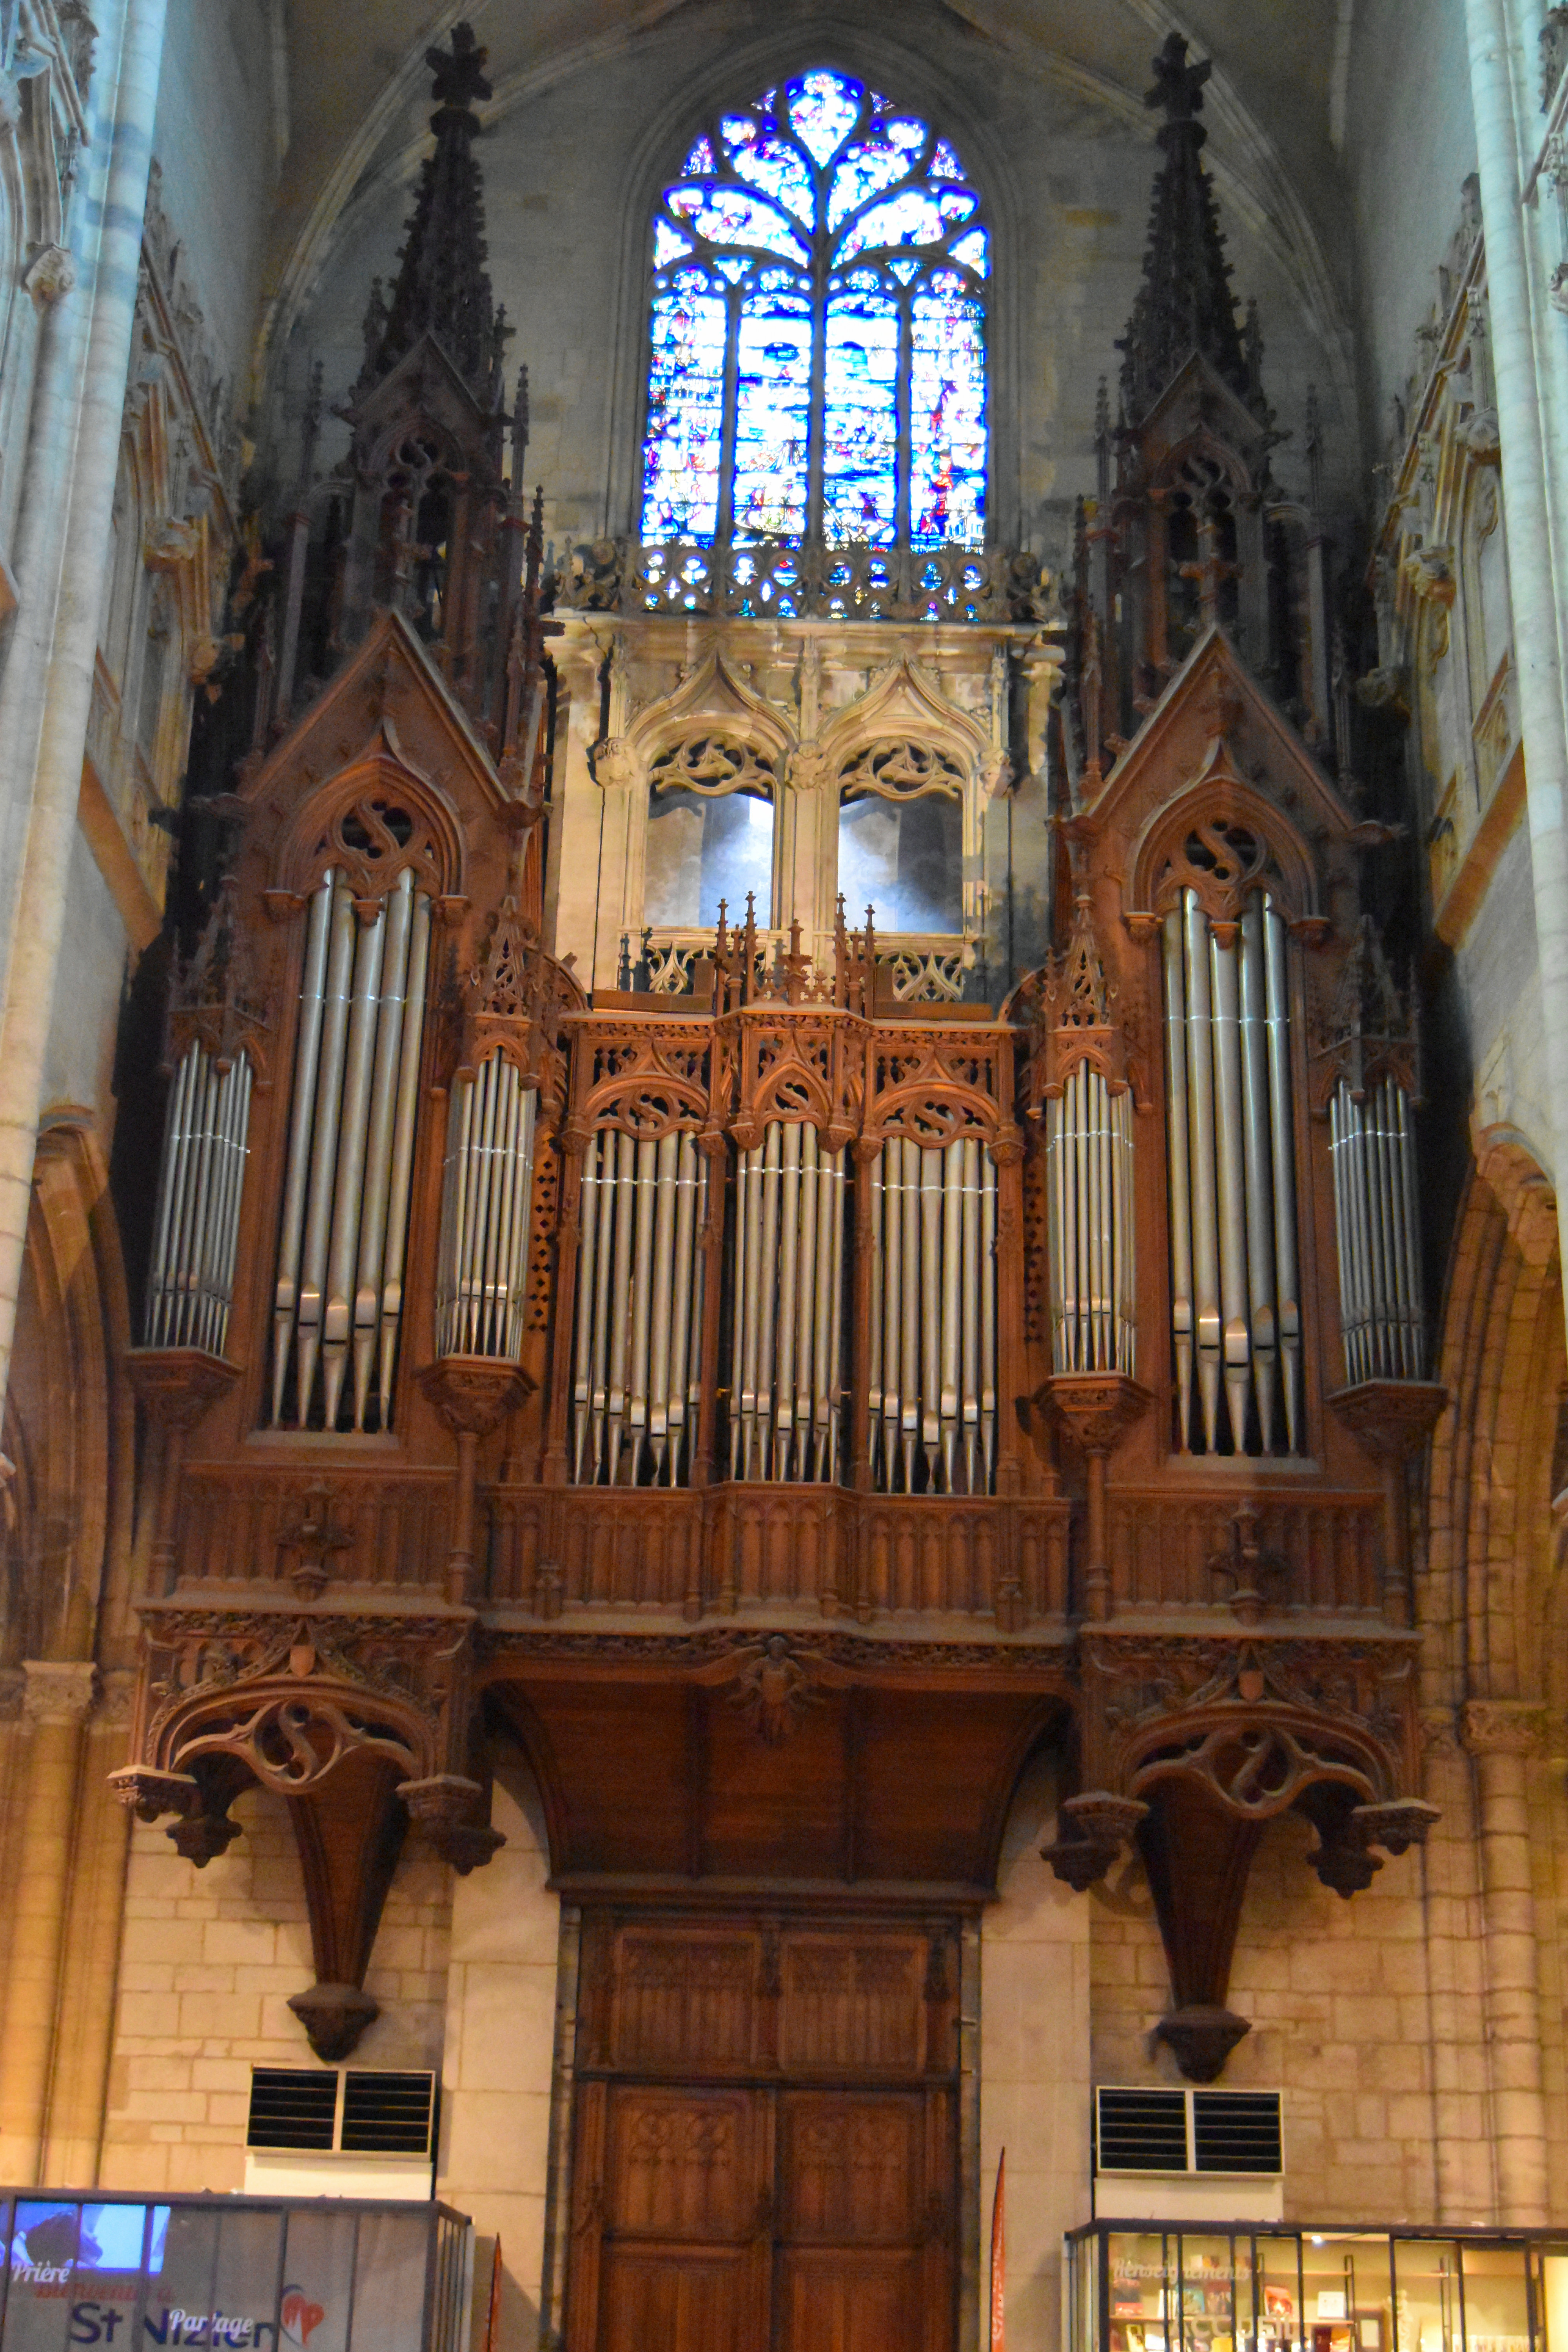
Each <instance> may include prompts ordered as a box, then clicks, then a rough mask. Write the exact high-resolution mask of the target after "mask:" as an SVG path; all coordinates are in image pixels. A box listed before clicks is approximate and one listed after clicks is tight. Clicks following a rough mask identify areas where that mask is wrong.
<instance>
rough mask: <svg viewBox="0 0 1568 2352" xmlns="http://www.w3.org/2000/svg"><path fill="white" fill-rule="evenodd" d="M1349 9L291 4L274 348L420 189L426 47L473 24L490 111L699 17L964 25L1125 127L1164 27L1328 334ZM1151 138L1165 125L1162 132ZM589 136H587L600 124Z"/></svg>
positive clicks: (938, 29)
mask: <svg viewBox="0 0 1568 2352" xmlns="http://www.w3.org/2000/svg"><path fill="white" fill-rule="evenodd" d="M1354 5H1355V0H1183V5H1181V6H1180V7H1174V6H1172V5H1168V0H901V5H900V10H899V11H898V13H897V15H896V16H895V17H893V18H889V15H888V13H887V11H886V7H885V0H876V5H869V0H867V4H866V5H855V0H839V5H837V7H834V6H831V5H829V6H826V7H824V6H821V5H811V0H440V5H431V0H355V5H353V6H352V7H344V6H343V5H342V0H284V14H285V22H286V26H287V38H288V48H289V59H288V79H289V150H288V156H287V161H286V163H285V166H284V171H283V176H282V182H281V185H280V188H279V202H278V207H277V211H276V214H275V217H274V223H273V234H272V238H271V247H270V252H269V257H268V273H267V275H268V306H267V310H266V314H265V317H264V321H263V327H262V346H263V348H262V351H261V352H260V353H258V358H259V359H260V361H261V363H262V366H263V368H265V365H266V353H267V347H268V345H269V344H274V343H275V342H276V341H277V339H278V337H279V334H280V333H286V332H287V329H288V325H289V320H290V319H291V317H292V315H293V312H294V310H295V308H296V307H297V305H298V304H299V302H300V300H302V299H305V298H306V297H307V296H308V293H309V290H310V286H311V285H312V284H313V283H314V281H315V279H316V278H317V277H318V275H319V273H320V270H321V267H322V264H323V262H324V259H325V257H326V255H327V253H328V252H329V250H330V248H331V245H332V242H333V240H334V236H335V235H336V233H337V232H338V230H339V228H340V226H341V225H342V221H343V217H344V215H345V214H347V213H349V212H351V211H352V209H353V207H354V206H355V205H357V204H359V203H361V202H363V201H364V200H366V199H367V198H368V197H370V196H371V195H372V194H374V193H375V192H376V191H378V190H379V189H380V188H381V187H382V186H383V185H384V184H385V183H386V182H387V181H388V180H389V179H396V180H398V181H406V180H408V179H410V178H411V177H412V175H413V173H414V170H415V168H416V159H417V156H418V154H419V153H420V152H422V142H423V141H424V138H425V124H426V114H427V111H428V105H427V99H426V85H427V79H428V78H427V75H426V70H425V66H424V53H425V50H426V47H427V45H428V44H429V43H430V42H432V41H434V40H437V39H441V38H444V37H446V35H447V31H448V29H449V27H450V26H451V25H452V24H453V23H454V22H455V21H456V20H457V19H458V17H459V16H467V17H468V19H469V20H470V21H471V22H472V24H473V26H474V28H475V31H476V32H477V34H478V36H479V39H480V40H481V41H482V42H483V43H484V44H485V46H486V47H487V48H488V49H489V77H490V79H491V82H492V84H493V86H494V89H495V97H494V100H492V102H491V106H490V108H489V109H488V110H487V112H488V113H489V114H490V115H491V116H492V117H494V116H497V115H500V114H502V113H504V112H506V111H507V110H510V108H511V107H514V106H516V105H517V104H518V103H520V102H521V101H522V100H525V99H526V98H527V97H528V96H529V95H530V93H531V91H534V90H537V89H542V88H544V87H547V86H548V85H549V83H550V82H551V81H552V80H553V79H555V78H556V76H557V75H560V74H563V73H564V72H567V71H569V70H573V69H574V68H579V67H581V66H582V65H583V64H584V63H588V62H591V61H592V59H593V58H595V56H605V57H608V56H610V55H613V54H614V52H615V51H616V49H617V48H618V47H622V46H623V45H624V44H626V42H627V41H629V40H631V39H633V38H634V37H636V35H637V33H638V32H639V31H640V30H643V29H646V28H651V27H653V26H667V25H668V22H669V21H670V20H672V19H678V18H680V17H686V18H689V20H690V24H691V35H692V39H693V42H694V44H700V47H701V54H702V56H703V58H704V59H705V60H710V58H711V56H712V53H713V46H714V44H715V42H716V41H722V40H723V39H725V38H726V37H732V38H734V39H736V40H738V41H750V40H752V39H753V38H754V37H756V36H757V35H758V34H759V33H762V32H771V33H777V32H778V31H779V30H780V29H781V27H783V26H786V25H787V24H788V23H789V21H790V20H791V18H795V19H796V20H798V21H799V22H800V24H801V25H802V26H803V27H804V26H813V27H816V28H820V33H821V37H822V39H823V43H824V46H825V47H827V46H830V44H831V39H832V32H833V27H834V26H835V25H836V24H837V25H842V26H846V27H850V26H855V25H856V24H860V25H867V24H869V25H870V26H874V27H876V28H877V29H878V30H879V31H880V32H882V33H883V35H884V37H885V35H886V33H887V31H888V29H889V26H890V25H891V26H894V27H895V28H896V31H897V34H898V35H899V36H900V37H904V38H907V39H908V41H909V42H910V46H911V47H915V48H923V47H926V46H927V41H926V40H925V39H924V38H922V34H927V35H930V36H933V37H934V38H935V42H936V43H939V44H940V43H941V42H942V41H943V40H945V39H950V38H951V37H952V31H953V29H954V28H955V26H956V27H957V28H959V29H960V30H961V31H962V33H963V35H964V36H965V37H969V38H972V39H977V40H982V41H984V42H986V43H988V44H990V45H992V46H994V47H995V48H996V50H997V52H998V57H999V59H1002V58H1005V60H1006V61H1007V66H1008V69H1009V70H1011V71H1018V70H1022V71H1025V72H1033V73H1037V74H1038V75H1040V76H1041V77H1042V78H1043V79H1055V80H1057V81H1058V83H1063V82H1065V83H1066V84H1067V85H1068V87H1069V88H1076V89H1078V90H1079V92H1080V93H1081V94H1082V96H1083V97H1084V98H1086V99H1089V100H1094V101H1097V102H1098V103H1099V104H1100V105H1101V106H1102V107H1109V108H1110V110H1112V111H1113V112H1116V113H1121V114H1122V115H1123V116H1124V118H1125V119H1126V120H1128V121H1146V120H1147V118H1146V117H1145V116H1144V114H1143V109H1142V96H1143V92H1144V90H1145V89H1147V87H1148V84H1149V78H1150V77H1149V65H1150V59H1151V58H1152V54H1153V52H1154V50H1155V48H1156V47H1158V46H1159V44H1160V43H1161V42H1162V41H1163V39H1164V37H1165V36H1166V34H1167V33H1169V32H1171V31H1173V30H1175V31H1179V32H1181V33H1183V34H1184V35H1185V36H1186V37H1187V39H1188V40H1189V42H1190V43H1191V45H1192V47H1193V48H1194V51H1195V52H1197V53H1198V54H1200V55H1206V56H1211V57H1212V58H1213V59H1214V62H1215V73H1214V80H1213V83H1212V85H1211V88H1210V90H1209V93H1208V103H1207V110H1206V119H1207V121H1208V122H1209V126H1210V133H1211V139H1210V148H1209V161H1210V163H1212V164H1213V166H1214V168H1215V173H1216V177H1217V178H1218V179H1219V181H1220V184H1221V187H1222V192H1223V193H1224V194H1226V197H1227V199H1228V200H1229V201H1230V202H1231V203H1232V204H1237V203H1239V204H1241V205H1243V206H1244V207H1246V208H1247V210H1249V211H1250V212H1251V214H1252V215H1253V218H1254V223H1255V226H1257V227H1258V229H1259V231H1260V232H1261V233H1262V234H1263V235H1265V236H1268V238H1269V239H1270V241H1271V242H1272V243H1273V244H1274V245H1275V246H1276V247H1277V248H1278V249H1279V251H1280V252H1281V254H1282V255H1286V256H1288V257H1289V261H1290V265H1291V267H1292V268H1293V270H1294V272H1295V274H1296V276H1297V278H1298V280H1299V282H1300V287H1301V291H1302V295H1303V299H1305V300H1306V302H1307V303H1308V305H1309V307H1310V309H1311V310H1314V311H1316V312H1317V313H1318V315H1319V318H1320V320H1321V325H1322V326H1323V328H1324V330H1325V331H1327V333H1328V334H1329V336H1330V338H1331V339H1334V338H1337V337H1342V335H1343V331H1344V320H1345V313H1346V308H1347V304H1348V299H1349V289H1348V287H1347V286H1346V285H1345V284H1344V283H1343V282H1342V278H1341V276H1340V275H1339V270H1340V268H1341V267H1342V265H1341V264H1339V263H1337V262H1336V261H1334V260H1333V259H1331V256H1334V255H1336V254H1342V253H1343V252H1344V251H1345V250H1347V249H1348V237H1347V236H1346V234H1345V232H1346V228H1347V225H1348V216H1347V213H1346V208H1345V200H1344V195H1343V192H1342V184H1341V180H1340V175H1339V172H1338V168H1337V157H1336V154H1335V146H1336V143H1337V131H1338V128H1339V123H1340V120H1341V117H1342V107H1343V90H1342V85H1343V79H1344V74H1345V68H1346V60H1347V57H1348V50H1349V34H1350V26H1351V17H1352V8H1353V6H1354ZM1151 131H1152V125H1151ZM592 135H593V133H592V125H591V124H588V123H585V124H584V137H586V138H591V137H592Z"/></svg>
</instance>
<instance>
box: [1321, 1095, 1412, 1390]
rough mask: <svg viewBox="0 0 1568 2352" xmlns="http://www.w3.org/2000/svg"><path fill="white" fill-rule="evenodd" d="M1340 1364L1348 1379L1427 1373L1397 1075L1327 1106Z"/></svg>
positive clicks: (1406, 1110)
mask: <svg viewBox="0 0 1568 2352" xmlns="http://www.w3.org/2000/svg"><path fill="white" fill-rule="evenodd" d="M1329 1116H1330V1121H1331V1138H1332V1142H1331V1150H1332V1153H1333V1164H1334V1225H1335V1231H1336V1236H1337V1239H1338V1243H1339V1265H1340V1318H1341V1326H1342V1330H1343V1333H1344V1343H1345V1367H1346V1370H1347V1371H1348V1372H1349V1375H1350V1378H1351V1380H1352V1381H1420V1380H1424V1379H1425V1378H1426V1320H1425V1316H1424V1313H1423V1308H1422V1298H1421V1229H1420V1223H1419V1217H1418V1213H1417V1209H1416V1200H1415V1136H1414V1134H1413V1133H1412V1131H1411V1122H1410V1102H1409V1097H1408V1096H1407V1095H1406V1093H1405V1088H1404V1087H1402V1086H1401V1085H1400V1083H1399V1081H1398V1080H1397V1078H1394V1077H1392V1076H1385V1077H1384V1078H1382V1079H1380V1080H1379V1081H1378V1082H1377V1083H1376V1084H1375V1085H1373V1087H1370V1088H1369V1089H1367V1091H1366V1092H1365V1093H1364V1094H1358V1093H1357V1092H1356V1091H1355V1090H1353V1089H1352V1087H1351V1085H1350V1082H1349V1081H1348V1079H1345V1078H1341V1080H1340V1081H1339V1083H1338V1085H1337V1086H1336V1087H1335V1088H1334V1092H1333V1096H1332V1098H1331V1103H1330V1106H1329Z"/></svg>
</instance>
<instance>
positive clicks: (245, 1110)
mask: <svg viewBox="0 0 1568 2352" xmlns="http://www.w3.org/2000/svg"><path fill="white" fill-rule="evenodd" d="M250 1087H251V1069H250V1064H249V1062H248V1061H247V1059H246V1057H245V1055H239V1056H238V1058H237V1060H235V1061H234V1062H232V1063H230V1064H229V1065H228V1066H227V1067H226V1068H224V1069H220V1068H219V1067H218V1066H217V1065H216V1063H215V1062H214V1060H213V1058H212V1056H211V1055H209V1054H208V1052H207V1050H206V1048H205V1045H200V1044H196V1045H192V1046H191V1047H190V1049H189V1050H188V1052H187V1053H186V1054H185V1055H184V1059H183V1060H182V1061H181V1063H180V1066H179V1068H178V1070H177V1071H176V1072H175V1075H174V1087H173V1089H172V1092H171V1095H170V1101H169V1121H168V1128H167V1131H166V1134H165V1137H164V1143H163V1167H162V1169H161V1171H160V1173H159V1180H158V1209H157V1215H156V1218H155V1220H154V1225H153V1265H152V1270H151V1273H150V1275H149V1277H148V1284H147V1314H146V1345H147V1346H148V1347H150V1348H204V1349H206V1350H207V1351H208V1352H209V1353H210V1354H212V1355H215V1356H221V1355H222V1353H223V1350H224V1344H225V1342H226V1339H227V1338H228V1318H229V1309H230V1307H232V1305H233V1303H234V1267H235V1259H236V1255H237V1246H238V1240H239V1200H240V1192H241V1190H242V1188H243V1185H244V1181H245V1161H246V1155H247V1141H246V1138H247V1133H248V1131H249V1127H250Z"/></svg>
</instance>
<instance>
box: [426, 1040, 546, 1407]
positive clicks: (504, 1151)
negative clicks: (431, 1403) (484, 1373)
mask: <svg viewBox="0 0 1568 2352" xmlns="http://www.w3.org/2000/svg"><path fill="white" fill-rule="evenodd" d="M535 1097H536V1089H535V1088H534V1087H531V1086H524V1084H523V1080H522V1075H521V1071H520V1070H519V1069H518V1067H517V1065H516V1064H515V1062H512V1061H510V1060H509V1059H508V1057H507V1056H506V1055H504V1054H502V1053H501V1052H500V1049H499V1048H497V1049H496V1050H494V1051H492V1052H491V1053H489V1054H487V1055H485V1056H484V1058H483V1059H482V1061H481V1062H480V1064H479V1068H478V1070H477V1071H472V1072H470V1071H467V1070H465V1071H461V1072H459V1074H458V1080H457V1083H456V1085H455V1086H454V1087H453V1088H452V1102H451V1108H450V1111H449V1112H448V1114H447V1165H446V1171H445V1182H444V1185H443V1192H442V1204H441V1257H440V1269H439V1273H438V1276H437V1287H436V1349H437V1354H438V1355H442V1356H494V1357H500V1358H503V1359H505V1360H507V1361H508V1362H515V1361H516V1360H517V1359H518V1357H520V1356H521V1353H522V1331H523V1314H524V1309H525V1306H526V1292H527V1285H528V1235H529V1213H530V1208H531V1194H532V1190H533V1126H534V1108H535Z"/></svg>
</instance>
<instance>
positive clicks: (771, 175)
mask: <svg viewBox="0 0 1568 2352" xmlns="http://www.w3.org/2000/svg"><path fill="white" fill-rule="evenodd" d="M734 163H735V169H736V171H737V172H738V173H740V175H741V177H742V180H749V181H750V182H751V184H752V186H753V187H754V188H761V189H762V191H763V194H764V195H769V196H773V197H774V198H776V200H777V201H778V203H780V204H781V205H787V207H788V209H789V210H790V211H791V212H792V213H793V214H794V215H795V218H796V220H798V221H800V222H803V223H804V225H805V227H807V228H808V229H809V228H810V227H811V226H813V225H814V223H815V221H816V188H815V187H814V186H813V184H812V178H811V173H809V171H807V169H806V167H805V162H804V160H803V159H802V156H801V152H800V150H799V148H798V147H796V146H795V144H794V143H793V142H786V141H784V140H783V139H759V140H757V141H755V142H754V143H753V144H752V145H750V146H745V147H740V148H737V149H736V150H735V151H734Z"/></svg>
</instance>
